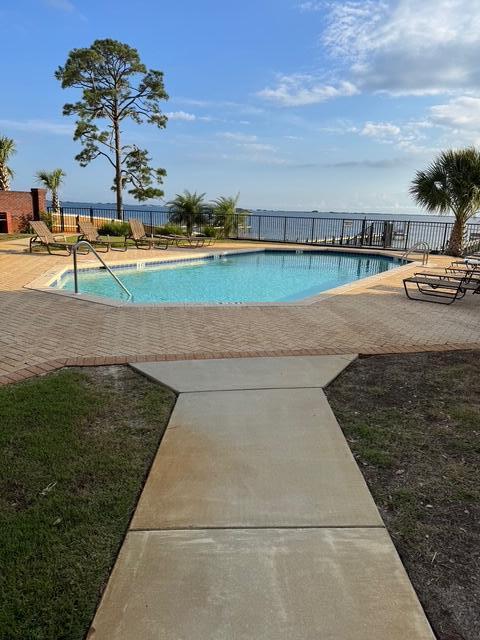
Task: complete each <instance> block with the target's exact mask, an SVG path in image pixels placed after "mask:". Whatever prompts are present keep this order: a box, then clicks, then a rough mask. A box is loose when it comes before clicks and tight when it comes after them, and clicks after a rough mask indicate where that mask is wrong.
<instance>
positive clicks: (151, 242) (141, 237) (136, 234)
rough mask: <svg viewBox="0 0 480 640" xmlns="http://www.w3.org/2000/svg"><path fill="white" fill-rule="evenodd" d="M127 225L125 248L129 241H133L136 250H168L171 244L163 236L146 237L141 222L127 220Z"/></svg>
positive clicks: (151, 235) (152, 235)
mask: <svg viewBox="0 0 480 640" xmlns="http://www.w3.org/2000/svg"><path fill="white" fill-rule="evenodd" d="M128 224H129V225H130V233H129V235H128V236H127V237H126V238H125V247H126V246H127V240H129V239H131V240H133V241H134V243H135V246H136V247H137V249H168V247H169V246H170V244H171V242H169V241H168V240H167V238H166V237H165V236H155V235H154V234H153V233H152V234H150V235H147V232H146V231H145V227H144V226H143V222H141V221H140V220H136V219H135V218H134V219H132V220H129V221H128Z"/></svg>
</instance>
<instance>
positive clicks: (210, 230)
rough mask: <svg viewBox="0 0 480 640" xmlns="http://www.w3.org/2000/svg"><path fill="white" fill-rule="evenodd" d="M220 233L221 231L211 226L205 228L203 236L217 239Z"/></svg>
mask: <svg viewBox="0 0 480 640" xmlns="http://www.w3.org/2000/svg"><path fill="white" fill-rule="evenodd" d="M218 231H219V229H215V227H211V226H209V225H207V226H206V227H203V229H202V232H203V235H204V236H207V238H216V237H217V235H218Z"/></svg>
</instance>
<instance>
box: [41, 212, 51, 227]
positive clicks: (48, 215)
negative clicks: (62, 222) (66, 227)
mask: <svg viewBox="0 0 480 640" xmlns="http://www.w3.org/2000/svg"><path fill="white" fill-rule="evenodd" d="M40 220H43V222H45V224H46V225H47V227H48V228H49V229H50V231H52V230H53V213H50V212H49V211H41V212H40Z"/></svg>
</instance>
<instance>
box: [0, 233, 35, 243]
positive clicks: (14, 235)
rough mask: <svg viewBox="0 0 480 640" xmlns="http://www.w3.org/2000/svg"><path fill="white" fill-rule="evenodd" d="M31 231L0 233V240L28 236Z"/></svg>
mask: <svg viewBox="0 0 480 640" xmlns="http://www.w3.org/2000/svg"><path fill="white" fill-rule="evenodd" d="M31 235H32V234H31V233H0V242H7V241H8V240H18V239H21V238H30V237H31Z"/></svg>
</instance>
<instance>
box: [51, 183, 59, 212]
mask: <svg viewBox="0 0 480 640" xmlns="http://www.w3.org/2000/svg"><path fill="white" fill-rule="evenodd" d="M52 209H53V211H54V213H59V212H60V200H59V199H58V191H57V190H56V189H52Z"/></svg>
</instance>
